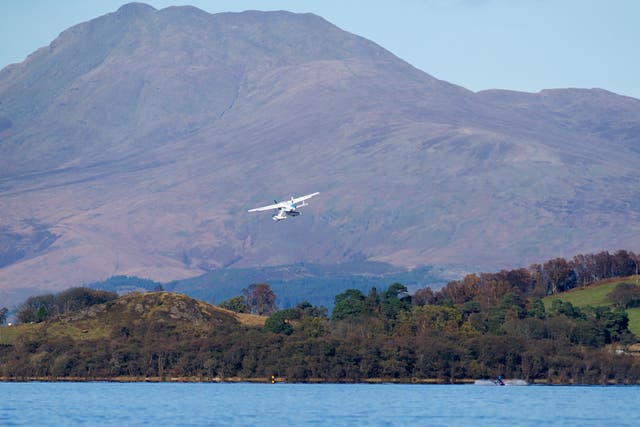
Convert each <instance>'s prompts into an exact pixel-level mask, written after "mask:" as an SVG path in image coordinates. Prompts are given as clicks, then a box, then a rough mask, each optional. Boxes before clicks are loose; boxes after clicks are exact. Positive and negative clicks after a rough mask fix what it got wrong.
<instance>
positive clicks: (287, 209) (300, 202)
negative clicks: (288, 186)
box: [249, 192, 320, 221]
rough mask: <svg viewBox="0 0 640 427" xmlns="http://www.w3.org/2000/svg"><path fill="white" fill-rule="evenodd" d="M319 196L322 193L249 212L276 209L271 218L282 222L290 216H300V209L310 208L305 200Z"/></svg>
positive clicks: (293, 198) (294, 198)
mask: <svg viewBox="0 0 640 427" xmlns="http://www.w3.org/2000/svg"><path fill="white" fill-rule="evenodd" d="M318 194H320V193H319V192H315V193H311V194H307V195H306V196H302V197H293V196H291V200H287V201H286V202H278V201H277V200H274V202H275V204H273V205H269V206H262V207H260V208H254V209H249V212H262V211H270V210H272V209H275V210H276V213H274V214H273V216H272V217H271V218H272V219H273V220H274V221H282V220H284V219H287V218H288V217H290V216H298V215H300V211H299V210H298V209H299V208H301V207H303V206H309V204H308V203H305V200H309V199H310V198H312V197H313V196H317V195H318Z"/></svg>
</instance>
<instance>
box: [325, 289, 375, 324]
mask: <svg viewBox="0 0 640 427" xmlns="http://www.w3.org/2000/svg"><path fill="white" fill-rule="evenodd" d="M366 312H367V306H366V303H365V296H364V294H363V293H362V292H361V291H360V290H358V289H347V290H346V291H344V292H343V293H341V294H338V295H336V296H335V303H334V305H333V311H332V312H331V320H342V319H349V318H351V319H353V318H357V317H360V316H362V315H363V314H365V313H366Z"/></svg>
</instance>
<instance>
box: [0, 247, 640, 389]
mask: <svg viewBox="0 0 640 427" xmlns="http://www.w3.org/2000/svg"><path fill="white" fill-rule="evenodd" d="M606 254H607V253H606V252H603V253H601V254H599V255H598V254H597V255H598V256H595V255H593V256H591V255H588V256H584V258H580V259H588V260H596V259H597V260H599V261H598V262H595V261H594V263H591V262H589V263H586V264H580V265H583V266H584V265H592V266H594V267H593V270H590V269H584V270H580V274H578V273H577V272H574V273H573V274H572V275H569V276H567V275H566V274H564V273H562V274H560V273H561V272H562V271H564V269H563V268H557V269H554V268H555V267H557V266H562V265H564V263H563V262H562V261H561V260H560V259H556V260H551V261H548V262H546V263H543V264H541V265H536V266H531V267H529V268H523V269H514V270H503V271H500V272H498V273H482V274H471V275H467V276H466V277H464V278H463V279H461V280H458V281H452V282H450V283H448V284H447V285H446V286H445V287H443V288H442V289H440V290H432V289H431V288H429V287H425V288H422V289H419V290H418V291H416V292H414V293H413V294H410V293H409V292H408V289H407V287H406V286H404V285H403V284H401V283H392V284H391V285H389V286H388V287H387V288H386V289H383V290H378V289H377V288H375V287H371V288H370V290H369V291H368V292H367V293H365V292H362V291H360V290H357V289H347V290H345V291H344V292H341V293H339V294H337V295H336V296H335V303H334V306H333V309H332V310H331V312H330V313H329V311H328V310H327V309H326V308H325V307H318V306H314V305H313V304H311V303H309V302H301V303H299V304H297V305H296V306H295V307H292V308H287V309H283V310H278V308H277V307H276V305H275V300H276V298H275V294H274V293H273V291H272V290H271V289H270V287H269V285H268V284H266V283H265V284H255V285H251V286H249V287H247V288H246V289H244V290H243V292H242V295H239V296H237V297H234V298H231V299H229V300H227V301H225V302H223V303H221V306H224V307H225V308H227V309H231V310H234V311H238V312H252V313H256V314H262V315H267V316H268V318H267V320H266V322H265V325H264V327H263V328H257V327H249V326H244V325H242V324H235V323H229V322H222V323H216V324H215V325H212V326H211V327H210V328H209V329H207V330H206V332H203V331H202V330H197V331H196V330H191V329H189V328H188V327H186V326H181V325H178V324H175V323H171V322H169V321H167V320H154V321H150V320H148V319H146V320H145V318H143V317H141V318H140V319H134V320H131V319H129V320H127V322H126V324H124V323H123V324H122V325H115V326H114V327H113V328H112V332H111V334H110V336H109V337H106V338H99V339H93V340H90V345H87V340H76V339H73V338H71V337H68V336H53V335H52V334H47V329H46V327H44V328H42V329H39V330H38V331H37V332H36V333H34V334H33V335H30V336H27V335H25V336H22V337H19V339H18V340H17V341H16V343H15V345H13V346H4V347H2V348H0V362H1V367H0V373H1V374H2V375H4V376H8V377H14V378H20V377H33V376H45V377H47V376H51V377H64V376H66V377H80V378H110V377H114V376H121V375H125V376H135V377H148V376H156V377H196V378H203V379H206V378H218V379H224V378H230V377H241V378H269V377H271V375H275V376H277V377H282V378H286V380H288V381H337V382H354V381H365V380H370V379H383V380H388V381H406V382H409V381H423V380H434V381H438V382H455V381H460V380H463V379H468V378H492V377H495V376H496V375H502V376H504V377H508V378H523V379H526V380H528V381H544V382H550V383H611V382H615V383H631V384H637V383H638V382H640V358H638V357H637V356H632V355H629V354H626V352H625V351H624V349H625V348H626V346H628V345H629V344H632V343H635V342H637V337H635V336H634V335H633V334H632V333H631V332H630V331H629V329H628V324H629V318H628V316H627V314H626V312H625V311H624V308H625V307H628V306H634V304H637V301H638V294H637V286H635V285H633V284H630V283H627V284H624V286H622V285H620V286H618V287H617V288H616V289H615V290H614V291H613V292H612V293H611V295H610V298H611V300H612V301H617V302H616V303H615V306H614V307H613V308H611V307H586V308H578V307H575V306H574V305H572V304H571V303H569V302H566V301H562V300H555V301H554V302H553V303H552V304H551V305H550V307H549V308H548V309H547V308H545V305H544V304H543V302H542V299H541V297H542V296H545V295H548V294H554V293H560V292H562V291H564V290H566V289H567V288H568V286H570V284H571V283H573V287H576V286H587V285H588V283H592V282H590V281H586V279H584V277H586V276H585V275H588V276H589V277H591V278H592V279H593V278H594V277H598V278H602V277H600V275H602V274H606V275H607V276H605V277H604V278H611V277H616V276H613V274H621V275H626V274H627V273H629V271H630V269H631V273H632V274H633V273H634V272H635V266H633V267H632V266H631V264H630V263H629V262H628V261H629V260H633V259H634V258H633V257H634V256H635V255H634V254H632V253H630V252H624V251H618V252H616V253H615V254H613V255H606ZM625 254H626V255H625ZM576 258H577V257H576ZM576 258H574V260H575V259H576ZM574 260H572V261H566V260H565V262H566V264H567V265H569V266H570V267H571V268H572V269H574V268H578V264H576V263H574ZM625 260H627V261H626V262H625ZM580 268H582V267H580ZM563 277H565V278H566V277H573V279H572V280H570V281H566V280H564V279H563ZM590 280H591V279H590ZM593 280H595V279H593ZM115 321H117V319H116V320H115ZM47 323H48V322H45V326H46V324H47ZM617 348H619V349H622V351H621V352H616V351H614V350H615V349H617Z"/></svg>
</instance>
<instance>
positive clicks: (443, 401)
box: [0, 383, 640, 427]
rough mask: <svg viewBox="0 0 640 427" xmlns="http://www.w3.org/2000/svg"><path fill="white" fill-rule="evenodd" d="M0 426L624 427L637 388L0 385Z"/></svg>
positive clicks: (639, 396)
mask: <svg viewBox="0 0 640 427" xmlns="http://www.w3.org/2000/svg"><path fill="white" fill-rule="evenodd" d="M0 399H1V400H0V425H1V426H16V425H26V426H66V425H74V426H75V425H89V426H172V425H183V426H227V425H238V426H253V425H260V426H301V425H309V426H474V427H475V426H563V427H566V426H580V427H584V426H634V427H637V426H639V425H640V413H639V412H638V409H637V405H638V403H639V402H640V387H638V386H633V387H577V386H573V387H569V386H566V387H565V386H554V387H544V386H532V387H495V386H474V385H395V384H380V385H365V384H356V385H352V384H349V385H343V384H317V385H315V384H314V385H311V384H191V383H189V384H182V383H180V384H172V383H161V384H157V383H132V384H129V383H0Z"/></svg>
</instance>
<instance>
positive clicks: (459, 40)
mask: <svg viewBox="0 0 640 427" xmlns="http://www.w3.org/2000/svg"><path fill="white" fill-rule="evenodd" d="M125 3H128V2H127V1H119V0H56V1H54V0H0V39H1V40H2V45H1V47H0V68H4V67H5V66H6V65H8V64H11V63H14V62H21V61H22V60H24V59H25V58H26V56H27V55H28V54H29V53H31V52H33V51H34V50H36V49H37V48H39V47H42V46H46V45H48V44H49V43H50V42H51V41H52V40H53V39H54V38H55V37H57V35H58V34H59V33H60V32H61V31H63V30H65V29H66V28H68V27H70V26H72V25H74V24H77V23H79V22H83V21H87V20H90V19H92V18H95V17H98V16H100V15H103V14H105V13H109V12H113V11H115V10H117V9H118V8H119V7H120V6H121V5H122V4H125ZM146 3H148V4H150V5H152V6H154V7H155V8H156V9H161V8H164V7H167V6H171V5H181V4H191V5H194V6H197V7H199V8H200V9H204V10H206V11H208V12H211V13H216V12H225V11H243V10H248V9H254V10H280V9H282V10H290V11H293V12H313V13H315V14H317V15H320V16H322V17H324V18H325V19H327V20H328V21H330V22H332V23H333V24H335V25H337V26H338V27H340V28H342V29H344V30H346V31H349V32H351V33H355V34H358V35H360V36H363V37H366V38H368V39H370V40H372V41H374V42H376V43H377V44H379V45H381V46H382V47H384V48H386V49H388V50H390V51H391V52H393V53H394V54H395V55H397V56H399V57H400V58H402V59H404V60H405V61H407V62H409V63H410V64H412V65H414V66H415V67H417V68H419V69H421V70H423V71H425V72H427V73H429V74H431V75H433V76H435V77H437V78H439V79H442V80H446V81H449V82H451V83H455V84H458V85H461V86H464V87H466V88H467V89H471V90H474V91H478V90H483V89H492V88H498V89H512V90H521V91H527V92H537V91H539V90H541V89H545V88H566V87H584V88H592V87H600V88H604V89H607V90H610V91H613V92H616V93H619V94H623V95H628V96H633V97H635V98H640V0H601V1H596V0H528V1H525V0H387V1H377V0H317V1H310V0H297V1H296V0H262V1H259V0H238V1H230V0H220V1H214V0H210V1H207V0H187V1H182V0H149V1H147V2H146Z"/></svg>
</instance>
